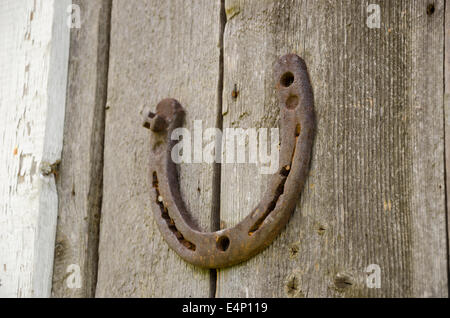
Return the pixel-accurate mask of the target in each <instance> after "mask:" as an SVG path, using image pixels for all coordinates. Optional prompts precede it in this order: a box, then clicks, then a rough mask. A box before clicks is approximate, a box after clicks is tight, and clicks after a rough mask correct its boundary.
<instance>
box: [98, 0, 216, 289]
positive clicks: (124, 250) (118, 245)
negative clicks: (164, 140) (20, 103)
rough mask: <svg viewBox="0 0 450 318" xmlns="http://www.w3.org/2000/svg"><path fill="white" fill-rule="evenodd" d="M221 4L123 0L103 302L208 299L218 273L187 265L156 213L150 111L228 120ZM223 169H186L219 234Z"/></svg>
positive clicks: (204, 214) (106, 200) (117, 9)
mask: <svg viewBox="0 0 450 318" xmlns="http://www.w3.org/2000/svg"><path fill="white" fill-rule="evenodd" d="M219 14H220V2H219V1H210V0H204V1H181V0H173V1H164V2H160V1H153V0H152V1H113V5H112V17H111V46H110V67H109V79H108V103H107V110H106V130H105V157H104V187H103V202H102V216H101V225H100V247H99V265H98V282H97V290H96V296H98V297H118V296H122V297H126V296H132V297H144V296H146V297H176V296H180V297H208V296H209V293H210V289H209V286H210V272H209V271H208V270H201V269H198V268H195V267H193V266H191V265H189V264H187V263H185V262H184V261H182V260H181V259H180V258H179V257H178V256H177V255H176V254H175V253H174V252H173V251H172V250H170V249H169V247H168V245H167V244H166V243H165V242H164V240H163V239H162V237H161V235H160V233H159V231H158V229H157V225H156V223H155V222H154V220H153V212H152V210H151V209H150V200H151V197H150V191H151V182H150V176H149V167H148V162H149V155H150V144H149V134H150V132H149V131H148V130H146V129H144V128H143V127H142V118H141V111H142V109H143V107H144V106H145V105H149V106H152V107H156V104H157V103H158V102H159V101H160V100H161V99H163V98H166V97H173V98H176V99H178V100H179V101H180V103H181V104H182V105H183V106H184V107H185V109H186V111H187V116H186V124H185V127H187V128H189V129H192V127H193V120H203V127H204V128H208V127H215V125H216V121H217V119H218V118H217V117H218V111H217V110H218V87H219V79H220V76H219V57H220V47H219V44H220V43H219V42H220V41H219V40H220V32H219V31H220V16H219ZM213 171H214V169H213V166H211V165H207V164H185V165H182V166H181V168H180V176H181V177H180V179H181V191H182V195H183V198H184V200H185V201H186V202H187V206H188V208H189V210H190V211H191V212H192V214H193V215H194V216H195V217H196V219H197V220H198V222H199V224H200V225H201V226H202V228H203V229H205V230H210V228H211V223H212V220H211V214H212V210H213V209H214V204H213V186H212V185H213V184H214V180H213V179H214V173H213Z"/></svg>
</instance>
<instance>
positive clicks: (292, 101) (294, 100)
mask: <svg viewBox="0 0 450 318" xmlns="http://www.w3.org/2000/svg"><path fill="white" fill-rule="evenodd" d="M297 105H298V96H296V95H291V96H289V98H288V99H287V100H286V107H287V108H289V109H294V108H295V107H297Z"/></svg>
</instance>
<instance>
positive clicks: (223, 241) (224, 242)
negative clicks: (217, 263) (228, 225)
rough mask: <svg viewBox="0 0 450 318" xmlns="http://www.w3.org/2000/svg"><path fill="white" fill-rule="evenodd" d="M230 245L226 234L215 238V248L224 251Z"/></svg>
mask: <svg viewBox="0 0 450 318" xmlns="http://www.w3.org/2000/svg"><path fill="white" fill-rule="evenodd" d="M229 246H230V239H229V238H228V237H226V236H221V237H219V239H218V240H217V249H218V250H220V251H222V252H225V251H226V250H227V249H228V247H229Z"/></svg>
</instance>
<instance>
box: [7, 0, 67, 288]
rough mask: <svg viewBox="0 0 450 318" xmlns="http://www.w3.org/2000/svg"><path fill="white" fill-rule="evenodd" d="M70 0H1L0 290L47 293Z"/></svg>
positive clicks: (53, 238) (59, 155)
mask: <svg viewBox="0 0 450 318" xmlns="http://www.w3.org/2000/svg"><path fill="white" fill-rule="evenodd" d="M70 2H71V1H69V0H48V1H26V0H20V1H18V0H5V1H1V2H0V36H1V38H2V40H1V41H0V113H1V114H2V116H1V118H0V139H1V147H0V148H1V151H0V160H1V162H2V164H1V165H0V202H1V203H0V297H47V296H49V295H50V290H51V277H52V268H53V253H54V246H55V231H56V217H57V211H58V197H57V192H56V185H55V169H56V168H57V162H58V160H59V159H60V158H61V149H62V139H63V124H64V109H65V98H66V83H67V62H68V54H69V33H70V32H69V28H68V27H67V25H66V17H67V14H66V8H67V7H68V5H69V4H70Z"/></svg>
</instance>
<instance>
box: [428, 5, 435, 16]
mask: <svg viewBox="0 0 450 318" xmlns="http://www.w3.org/2000/svg"><path fill="white" fill-rule="evenodd" d="M434 10H435V9H434V3H430V4H428V5H427V15H432V14H433V13H434Z"/></svg>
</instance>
